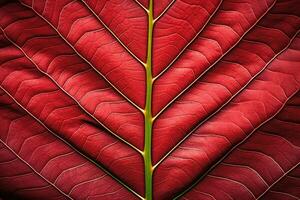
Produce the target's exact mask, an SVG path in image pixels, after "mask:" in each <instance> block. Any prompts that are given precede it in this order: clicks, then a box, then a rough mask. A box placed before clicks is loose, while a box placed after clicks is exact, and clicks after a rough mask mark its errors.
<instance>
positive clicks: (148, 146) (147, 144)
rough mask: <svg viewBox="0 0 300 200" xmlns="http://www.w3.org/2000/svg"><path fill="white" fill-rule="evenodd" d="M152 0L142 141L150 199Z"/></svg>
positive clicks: (146, 197) (148, 199) (147, 199)
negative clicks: (143, 138)
mask: <svg viewBox="0 0 300 200" xmlns="http://www.w3.org/2000/svg"><path fill="white" fill-rule="evenodd" d="M153 24H154V21H153V0H150V1H149V9H148V45H147V63H146V85H147V86H146V87H147V88H146V105H145V111H144V119H145V141H144V143H145V144H144V167H145V187H146V189H145V199H146V200H152V175H153V166H152V158H151V149H152V147H151V143H152V123H153V118H152V108H151V105H152V83H153V77H152V34H153Z"/></svg>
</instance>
